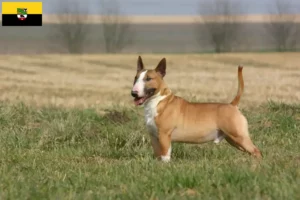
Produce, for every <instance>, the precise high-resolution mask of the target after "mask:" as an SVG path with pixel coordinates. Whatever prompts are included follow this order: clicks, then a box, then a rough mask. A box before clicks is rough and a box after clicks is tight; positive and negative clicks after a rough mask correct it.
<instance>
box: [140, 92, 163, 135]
mask: <svg viewBox="0 0 300 200" xmlns="http://www.w3.org/2000/svg"><path fill="white" fill-rule="evenodd" d="M164 98H166V96H161V95H160V93H157V94H156V95H155V96H153V97H151V99H149V100H148V101H147V102H146V103H145V107H144V110H145V121H146V126H147V128H148V131H149V132H150V134H151V135H152V136H155V137H158V135H157V127H156V124H155V117H156V116H157V105H158V103H159V102H160V101H161V100H163V99H164Z"/></svg>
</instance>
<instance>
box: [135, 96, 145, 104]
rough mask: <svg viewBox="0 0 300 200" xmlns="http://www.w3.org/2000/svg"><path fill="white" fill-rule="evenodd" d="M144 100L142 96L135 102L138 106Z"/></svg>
mask: <svg viewBox="0 0 300 200" xmlns="http://www.w3.org/2000/svg"><path fill="white" fill-rule="evenodd" d="M143 102H144V98H141V99H139V100H137V101H134V104H135V105H136V106H138V105H140V104H142V103H143Z"/></svg>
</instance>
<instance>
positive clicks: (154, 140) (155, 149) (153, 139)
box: [150, 135, 161, 159]
mask: <svg viewBox="0 0 300 200" xmlns="http://www.w3.org/2000/svg"><path fill="white" fill-rule="evenodd" d="M150 138H151V145H152V148H153V153H154V156H155V158H157V159H159V158H160V152H161V150H160V145H159V140H158V138H157V137H156V136H153V135H151V136H150Z"/></svg>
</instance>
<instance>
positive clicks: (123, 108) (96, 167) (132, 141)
mask: <svg viewBox="0 0 300 200" xmlns="http://www.w3.org/2000/svg"><path fill="white" fill-rule="evenodd" d="M299 55H300V54H299V53H264V54H261V53H232V54H220V55H216V54H203V55H198V54H183V55H179V54H165V55H157V54H156V55H150V54H147V55H142V56H143V59H144V63H145V65H146V68H153V67H154V66H155V65H156V64H157V63H158V62H159V60H160V59H161V58H162V57H166V58H167V75H166V78H165V79H166V82H167V84H168V85H169V87H170V88H171V89H172V91H173V92H174V93H175V94H177V95H179V96H183V97H185V98H186V99H188V100H191V101H214V102H216V101H219V102H229V101H231V100H232V99H233V97H234V95H235V94H236V90H237V77H236V76H237V66H238V65H239V64H242V65H244V71H243V72H244V79H245V92H244V94H243V97H242V100H241V103H240V107H241V109H242V110H243V112H244V113H245V115H246V117H247V118H248V120H249V128H250V133H251V137H252V139H253V141H254V143H255V144H256V145H257V146H258V147H259V148H260V150H261V151H262V153H263V155H264V159H263V161H262V162H261V163H257V162H256V161H255V160H254V159H253V158H251V157H250V156H248V155H247V154H244V153H242V152H239V151H237V150H235V149H234V148H232V147H231V146H229V145H228V144H227V143H226V142H225V141H224V142H222V143H221V144H219V145H215V144H212V143H207V144H203V145H187V144H174V145H173V154H172V162H171V163H169V164H164V163H160V162H157V161H155V160H153V157H152V149H151V147H150V144H149V138H148V135H147V133H146V130H145V126H144V118H143V117H142V116H141V115H142V114H143V112H142V109H139V108H133V107H132V98H131V97H130V89H131V87H132V81H133V77H134V73H135V71H136V59H137V56H136V55H98V54H97V55H81V56H78V55H73V56H68V55H64V56H61V55H47V54H45V55H31V56H23V55H18V56H0V61H1V64H0V72H1V73H0V91H1V92H0V101H1V103H0V130H1V131H0V191H1V192H0V199H251V200H252V199H300V191H299V184H300V170H299V169H300V166H299V165H300V156H299V155H300V154H299V152H300V142H299V141H300V140H299V139H300V138H299V137H300V135H299V130H300V128H299V126H300V105H299V100H300V90H299V85H300V79H299V69H298V67H297V66H298V63H299V62H300V56H299ZM270 100H272V101H270ZM275 102H277V103H275ZM279 102H284V103H279Z"/></svg>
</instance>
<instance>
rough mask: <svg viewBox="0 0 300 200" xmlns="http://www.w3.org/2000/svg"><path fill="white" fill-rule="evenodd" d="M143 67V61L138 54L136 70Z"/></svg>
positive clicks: (138, 70)
mask: <svg viewBox="0 0 300 200" xmlns="http://www.w3.org/2000/svg"><path fill="white" fill-rule="evenodd" d="M143 69H144V63H143V60H142V57H141V56H139V58H138V61H137V72H140V71H141V70H143Z"/></svg>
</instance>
